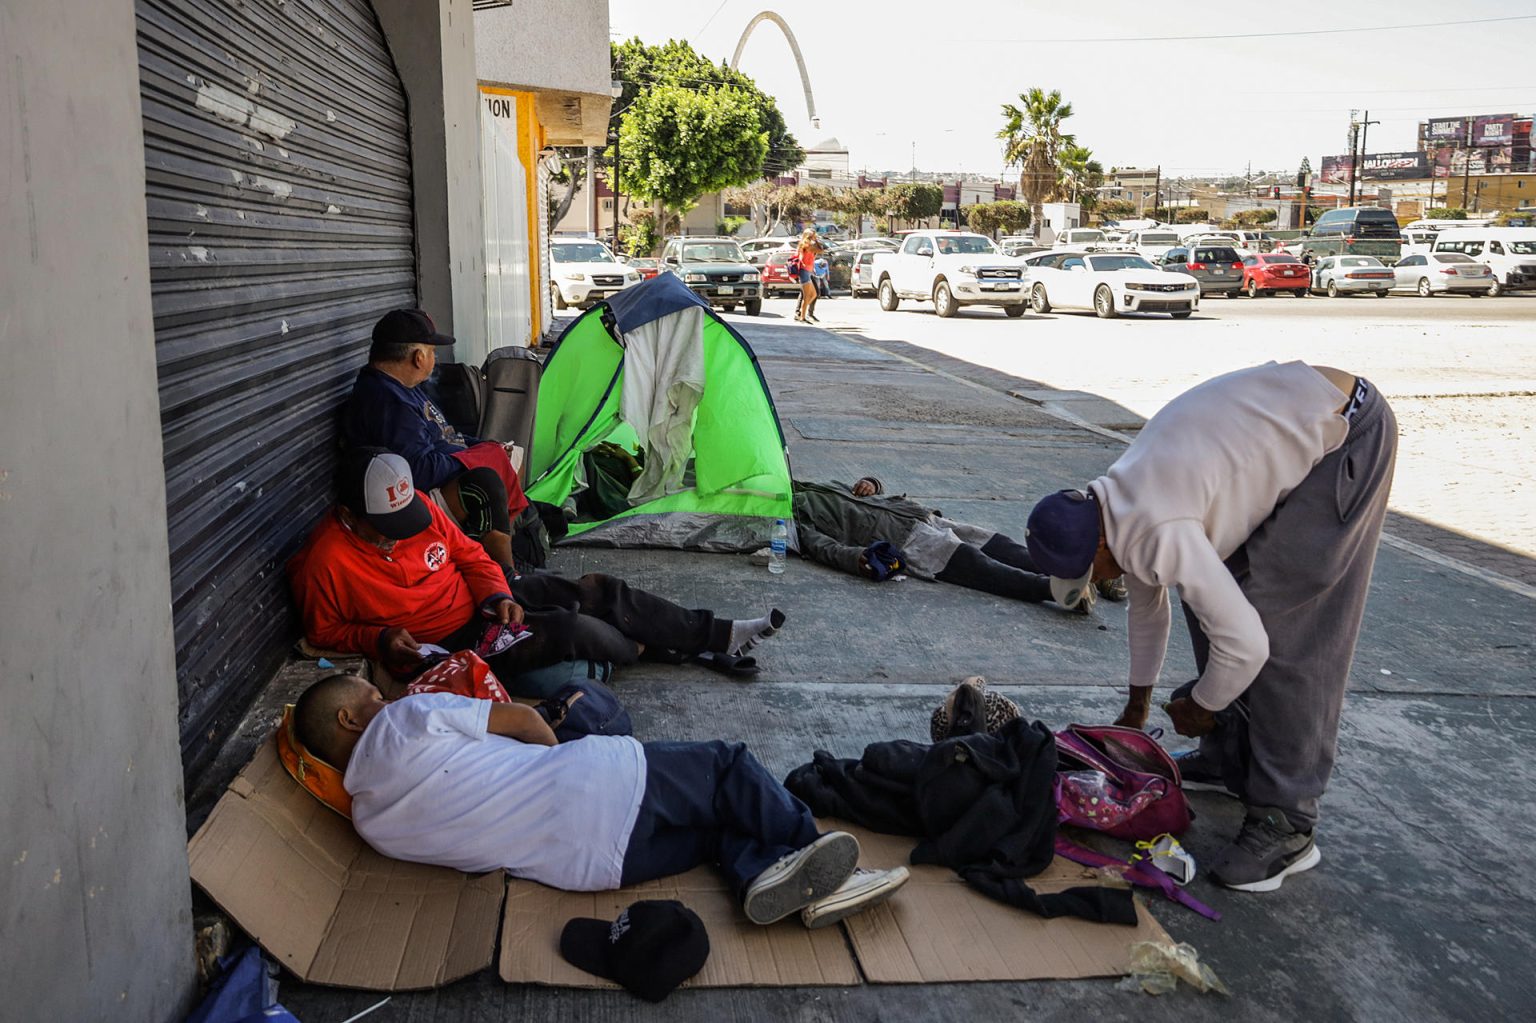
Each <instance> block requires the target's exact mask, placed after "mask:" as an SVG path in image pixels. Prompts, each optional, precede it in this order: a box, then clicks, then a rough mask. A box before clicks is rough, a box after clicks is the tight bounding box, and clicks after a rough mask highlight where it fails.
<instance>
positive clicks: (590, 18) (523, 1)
mask: <svg viewBox="0 0 1536 1023" xmlns="http://www.w3.org/2000/svg"><path fill="white" fill-rule="evenodd" d="M466 6H468V5H466ZM475 61H476V66H477V67H478V68H479V74H480V78H481V79H482V80H483V81H485V82H487V83H489V84H494V85H503V86H506V87H507V88H525V89H537V90H548V91H551V92H572V93H591V94H593V95H596V96H607V95H608V83H609V82H610V81H611V78H610V77H609V71H608V0H517V2H516V3H514V4H512V5H511V6H510V7H493V8H490V9H488V10H484V11H480V12H479V13H477V14H476V15H475ZM606 116H607V112H606V111H604V117H606Z"/></svg>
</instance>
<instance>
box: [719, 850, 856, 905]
mask: <svg viewBox="0 0 1536 1023" xmlns="http://www.w3.org/2000/svg"><path fill="white" fill-rule="evenodd" d="M858 862H859V840H858V839H857V838H854V837H853V836H852V835H850V834H848V832H846V831H829V832H827V833H826V834H825V835H822V836H821V837H820V838H818V839H817V840H816V841H814V842H812V843H811V844H810V845H808V846H806V847H805V848H804V849H797V850H796V851H794V852H792V853H790V854H789V855H788V856H785V857H783V858H782V859H780V860H779V861H778V862H777V863H775V864H774V865H773V866H771V867H769V868H768V869H767V870H765V871H763V872H762V873H761V874H759V875H757V877H755V878H753V880H752V883H751V884H750V885H748V886H747V894H746V897H745V898H743V899H742V900H741V908H742V910H743V911H744V912H745V913H746V914H747V919H748V920H751V921H752V922H753V923H755V924H771V923H773V922H774V921H775V920H782V919H783V918H784V917H786V916H789V914H791V913H795V912H798V911H800V910H802V909H804V908H805V907H806V906H809V905H811V904H812V903H813V902H817V901H819V900H821V899H824V898H826V897H827V896H828V895H831V894H832V893H833V892H835V891H837V890H838V889H839V888H841V887H842V886H843V882H844V881H846V880H848V878H849V877H850V876H851V875H852V874H853V868H854V867H856V866H857V865H858Z"/></svg>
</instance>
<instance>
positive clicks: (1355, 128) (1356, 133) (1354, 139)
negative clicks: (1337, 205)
mask: <svg viewBox="0 0 1536 1023" xmlns="http://www.w3.org/2000/svg"><path fill="white" fill-rule="evenodd" d="M1359 143H1360V122H1359V121H1357V120H1355V112H1354V111H1353V110H1351V111H1350V112H1349V204H1350V205H1351V206H1353V205H1354V204H1355V172H1356V169H1357V167H1358V166H1359V163H1360V161H1359V159H1357V158H1356V156H1355V151H1356V149H1357V148H1358V146H1359Z"/></svg>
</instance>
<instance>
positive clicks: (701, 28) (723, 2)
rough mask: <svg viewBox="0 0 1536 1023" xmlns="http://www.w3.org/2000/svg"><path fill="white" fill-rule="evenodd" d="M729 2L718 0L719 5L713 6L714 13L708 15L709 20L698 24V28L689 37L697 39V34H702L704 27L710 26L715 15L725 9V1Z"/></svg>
mask: <svg viewBox="0 0 1536 1023" xmlns="http://www.w3.org/2000/svg"><path fill="white" fill-rule="evenodd" d="M729 2H730V0H720V6H719V7H716V8H715V13H714V14H711V15H710V16H709V20H708V21H705V22H704V24H702V25H700V26H699V30H698V31H697V32H695V33H694V34H693V35H692V36H691V37H690V38H693V39H697V38H699V36H701V35H703V34H704V30H705V29H706V28H708V27H709V26H710V23H711V22H713V21H714V20H715V15H716V14H719V13H720V12H721V11H723V10H725V5H726V4H727V3H729Z"/></svg>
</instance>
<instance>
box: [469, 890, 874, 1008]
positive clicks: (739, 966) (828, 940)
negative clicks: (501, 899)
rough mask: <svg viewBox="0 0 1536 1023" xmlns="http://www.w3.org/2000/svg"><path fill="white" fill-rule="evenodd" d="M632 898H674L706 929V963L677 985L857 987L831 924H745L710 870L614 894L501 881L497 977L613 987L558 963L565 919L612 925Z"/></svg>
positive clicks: (839, 935) (789, 921) (839, 936)
mask: <svg viewBox="0 0 1536 1023" xmlns="http://www.w3.org/2000/svg"><path fill="white" fill-rule="evenodd" d="M637 899H677V900H678V901H679V902H681V903H682V904H683V905H685V906H687V907H688V908H689V909H691V910H693V911H694V912H695V913H697V914H699V919H701V920H703V921H704V927H705V929H706V930H707V931H708V932H709V959H708V961H706V962H705V964H704V969H703V970H701V971H699V973H698V975H697V976H695V977H694V978H693V979H692V980H689V981H688V982H687V983H686V984H684V985H683V986H684V987H822V986H827V985H843V984H857V983H858V982H859V974H858V970H857V969H856V968H855V967H854V964H853V958H852V957H851V956H850V955H849V952H848V943H847V942H846V941H845V940H844V939H843V933H842V931H841V930H840V929H839V928H837V927H823V928H821V929H819V930H815V931H810V930H806V928H805V927H804V926H802V925H801V923H800V919H799V917H798V916H792V917H790V918H789V919H787V920H780V921H779V922H778V923H776V924H773V925H772V926H769V927H761V926H758V925H757V924H754V923H751V922H749V921H748V920H747V918H746V917H745V916H743V915H742V912H741V907H740V906H739V905H737V903H736V900H735V899H734V898H732V897H731V894H730V892H729V891H728V890H727V888H726V885H725V881H724V879H723V878H722V877H721V876H720V874H719V872H718V871H716V870H714V869H713V868H708V867H699V868H697V869H695V870H690V871H689V872H688V873H686V874H679V875H677V876H676V877H667V878H662V879H661V880H659V881H648V882H646V883H645V884H638V885H634V886H632V887H629V888H624V889H621V890H620V891H616V892H562V891H558V890H556V889H554V888H546V887H544V886H543V885H541V884H536V883H534V882H533V881H521V880H517V879H515V878H514V879H512V880H511V881H509V882H507V902H506V911H505V914H504V916H503V918H502V926H501V959H500V969H499V972H500V974H501V979H502V980H505V981H510V982H512V983H517V984H552V985H557V986H560V987H607V988H612V987H617V985H616V984H613V983H611V982H609V981H606V980H603V979H601V978H599V977H594V976H593V975H592V974H590V973H584V972H582V971H581V970H578V969H577V968H576V967H574V966H572V965H571V964H570V963H567V962H566V961H565V960H564V959H562V958H560V932H561V931H562V930H563V929H564V928H565V924H566V921H567V920H570V919H572V918H573V917H589V918H592V919H597V920H612V919H614V918H615V917H617V916H618V915H619V913H620V912H622V911H623V910H624V907H626V906H628V905H629V904H630V903H631V902H634V901H636V900H637Z"/></svg>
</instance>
